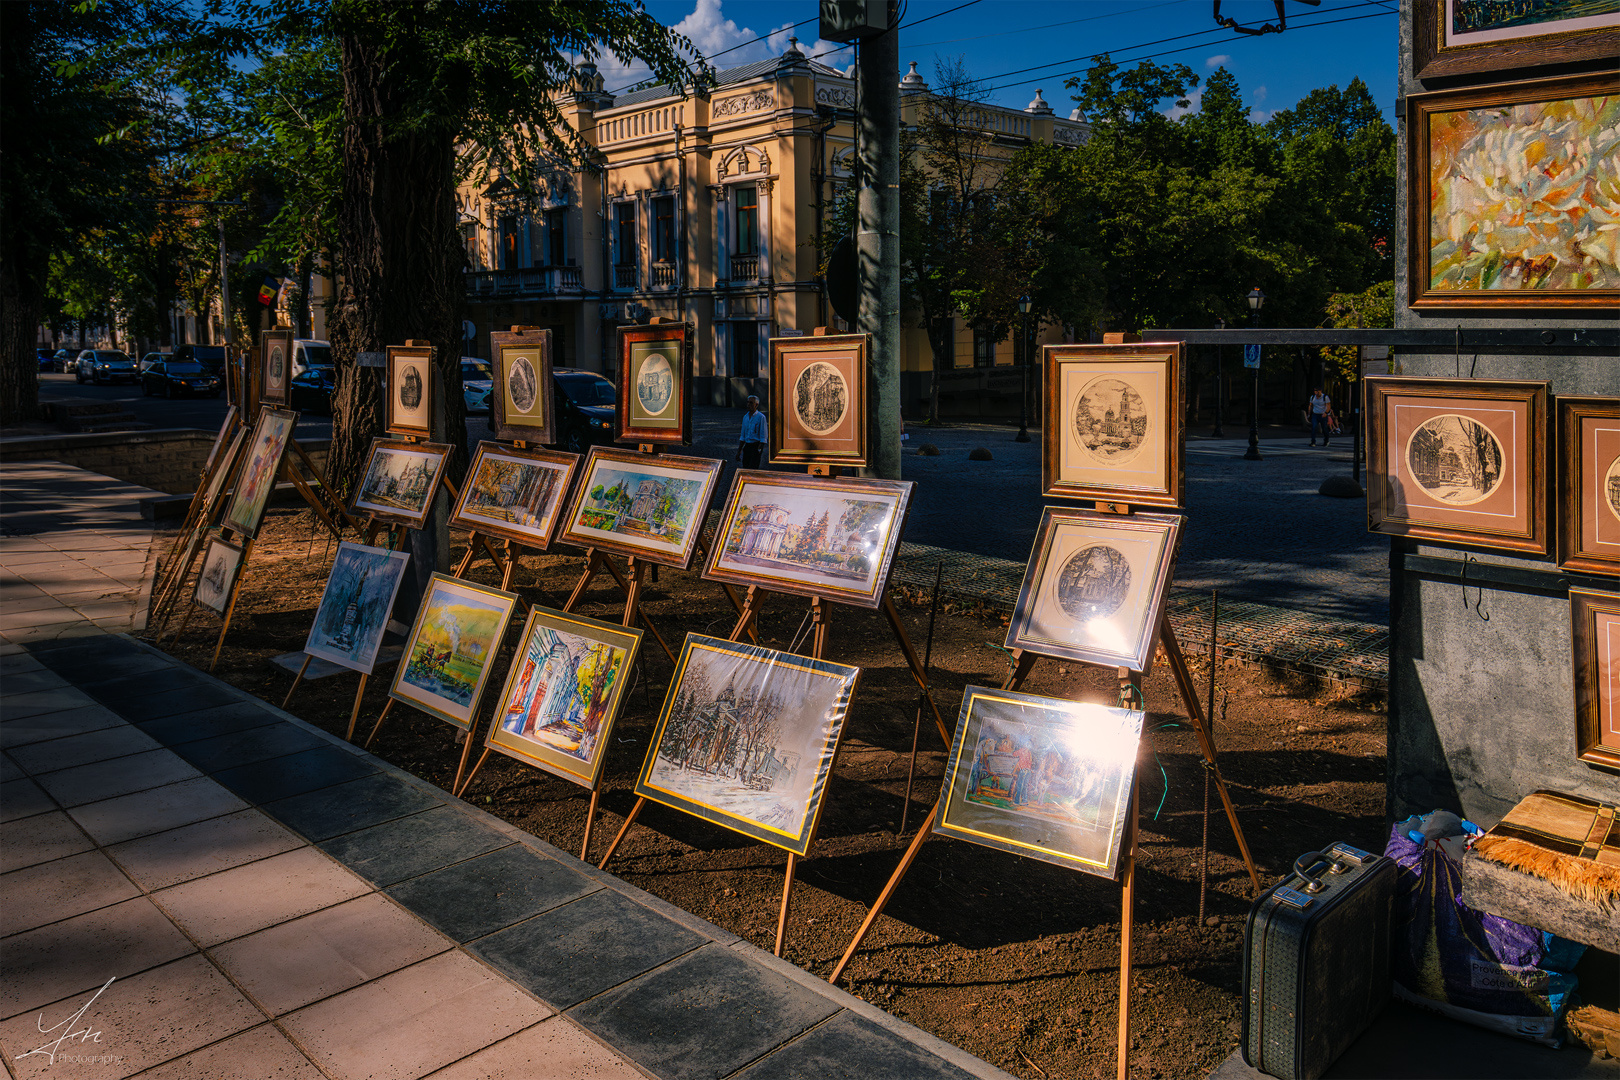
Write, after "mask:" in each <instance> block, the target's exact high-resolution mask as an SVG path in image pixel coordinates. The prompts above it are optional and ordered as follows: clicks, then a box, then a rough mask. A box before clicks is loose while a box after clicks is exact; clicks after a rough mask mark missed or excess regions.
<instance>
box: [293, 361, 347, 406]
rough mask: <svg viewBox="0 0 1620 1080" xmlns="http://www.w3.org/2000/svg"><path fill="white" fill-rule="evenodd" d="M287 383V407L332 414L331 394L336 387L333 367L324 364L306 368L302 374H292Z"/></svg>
mask: <svg viewBox="0 0 1620 1080" xmlns="http://www.w3.org/2000/svg"><path fill="white" fill-rule="evenodd" d="M287 385H288V387H289V391H288V398H287V407H288V408H291V409H297V410H298V411H299V412H306V413H318V414H320V415H321V416H331V415H332V394H333V392H334V391H335V390H336V389H337V379H336V370H335V369H334V368H330V367H326V366H324V365H322V366H318V367H311V368H306V369H305V371H304V373H303V374H302V375H294V376H293V377H292V380H291V381H290V382H289V383H288V384H287Z"/></svg>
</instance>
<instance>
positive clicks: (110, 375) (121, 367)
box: [74, 349, 141, 383]
mask: <svg viewBox="0 0 1620 1080" xmlns="http://www.w3.org/2000/svg"><path fill="white" fill-rule="evenodd" d="M74 363H75V364H76V367H77V372H78V380H79V382H81V383H86V382H87V383H104V382H105V383H113V382H131V383H138V382H140V381H141V373H140V371H139V370H137V369H136V367H135V361H133V360H131V359H130V358H129V354H128V353H126V352H120V351H119V350H117V349H86V350H84V352H82V353H80V354H79V358H78V359H77V360H76V361H75V362H74Z"/></svg>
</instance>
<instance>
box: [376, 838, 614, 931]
mask: <svg viewBox="0 0 1620 1080" xmlns="http://www.w3.org/2000/svg"><path fill="white" fill-rule="evenodd" d="M600 888H602V886H601V885H600V884H598V883H597V882H595V881H592V880H591V879H590V878H587V877H585V876H584V875H582V874H578V873H575V872H574V871H573V870H570V869H569V868H568V867H566V866H564V865H563V864H562V863H560V862H558V861H557V860H556V859H548V858H546V857H545V856H543V855H538V854H536V853H535V852H533V851H531V850H529V849H528V848H526V847H524V846H523V845H521V844H513V845H512V846H511V847H506V848H501V849H500V850H499V851H492V852H490V853H489V854H488V855H480V856H478V858H476V859H468V860H467V861H466V862H462V863H456V864H455V865H454V866H447V867H445V868H444V869H443V870H435V871H434V872H432V873H430V874H424V875H422V876H421V877H417V878H411V879H410V880H409V881H403V882H400V883H399V884H398V885H395V886H393V887H392V888H390V889H389V890H388V895H389V896H392V897H393V898H394V899H395V900H398V901H399V902H400V903H401V904H404V905H405V906H406V907H408V908H410V909H411V910H412V911H414V912H415V913H416V914H418V915H420V916H421V917H422V918H424V919H426V920H427V921H428V922H430V923H432V924H433V925H434V926H436V927H438V928H439V929H440V930H442V931H443V932H444V933H446V934H448V935H450V936H451V937H452V938H454V939H455V940H457V941H461V942H465V941H471V940H472V939H474V938H479V937H483V936H484V935H485V934H491V933H494V932H495V931H496V930H500V929H502V928H503V927H507V926H511V925H512V924H513V923H515V922H518V921H520V920H522V919H527V918H529V917H531V916H534V915H538V914H539V913H540V912H542V911H549V910H551V909H552V908H555V907H560V906H561V905H563V904H566V903H568V901H570V900H577V899H579V898H580V897H581V896H584V895H585V894H586V893H588V892H595V891H596V890H597V889H600Z"/></svg>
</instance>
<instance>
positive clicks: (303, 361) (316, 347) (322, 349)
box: [292, 338, 332, 376]
mask: <svg viewBox="0 0 1620 1080" xmlns="http://www.w3.org/2000/svg"><path fill="white" fill-rule="evenodd" d="M292 361H293V362H292V373H293V375H294V376H297V375H302V374H303V373H304V372H306V371H308V370H309V369H310V368H313V367H323V368H329V367H331V366H332V343H331V342H329V341H322V340H320V339H319V338H293V356H292Z"/></svg>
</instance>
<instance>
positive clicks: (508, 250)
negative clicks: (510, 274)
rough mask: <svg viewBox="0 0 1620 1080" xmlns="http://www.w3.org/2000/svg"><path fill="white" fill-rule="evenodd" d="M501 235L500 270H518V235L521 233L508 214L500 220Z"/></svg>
mask: <svg viewBox="0 0 1620 1080" xmlns="http://www.w3.org/2000/svg"><path fill="white" fill-rule="evenodd" d="M499 228H500V234H501V269H502V270H516V269H517V268H518V265H519V263H518V234H519V232H520V231H521V230H520V227H519V225H518V220H517V218H515V217H513V216H511V215H510V214H509V215H507V216H506V217H503V218H501V220H500V225H499Z"/></svg>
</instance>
